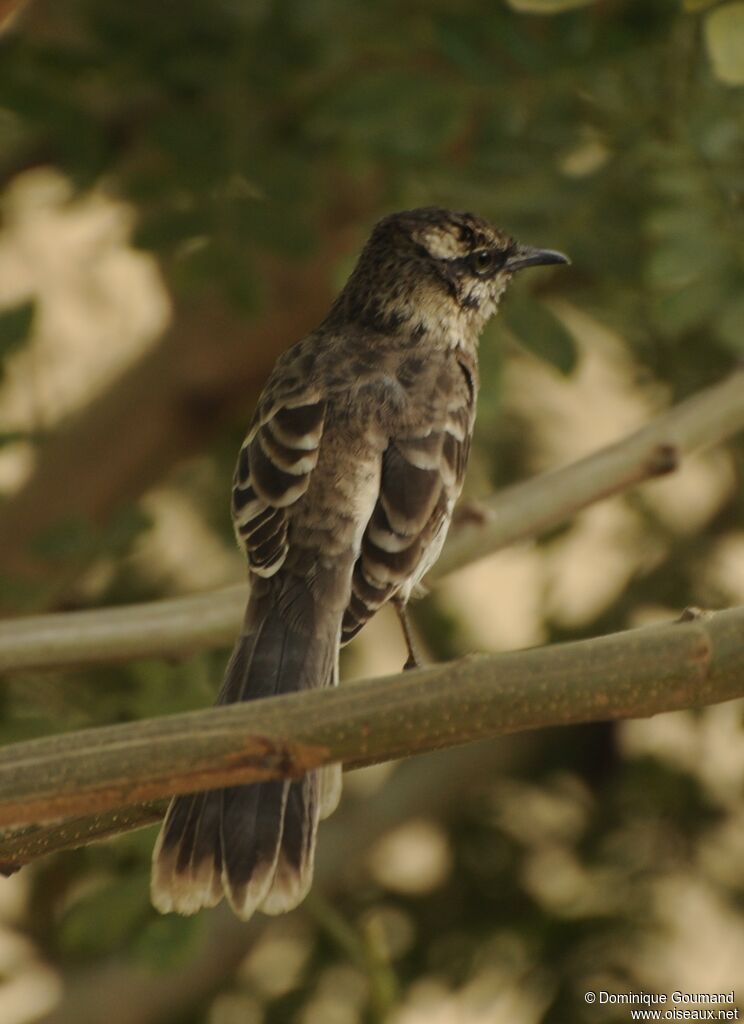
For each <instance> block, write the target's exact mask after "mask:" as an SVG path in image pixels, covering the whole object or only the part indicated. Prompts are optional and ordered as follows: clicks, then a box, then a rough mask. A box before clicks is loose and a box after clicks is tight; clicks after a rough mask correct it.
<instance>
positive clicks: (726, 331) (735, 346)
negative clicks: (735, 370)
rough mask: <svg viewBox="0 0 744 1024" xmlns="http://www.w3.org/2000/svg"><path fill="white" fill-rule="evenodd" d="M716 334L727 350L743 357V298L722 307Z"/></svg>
mask: <svg viewBox="0 0 744 1024" xmlns="http://www.w3.org/2000/svg"><path fill="white" fill-rule="evenodd" d="M716 333H717V335H718V337H719V338H720V339H721V341H722V342H723V344H724V345H725V346H726V347H727V348H728V349H730V350H731V351H732V352H735V353H736V355H738V356H742V355H744V296H741V297H740V298H737V299H735V300H734V301H733V302H732V303H730V304H728V305H726V306H724V307H723V311H722V313H721V315H720V317H719V318H718V320H717V322H716Z"/></svg>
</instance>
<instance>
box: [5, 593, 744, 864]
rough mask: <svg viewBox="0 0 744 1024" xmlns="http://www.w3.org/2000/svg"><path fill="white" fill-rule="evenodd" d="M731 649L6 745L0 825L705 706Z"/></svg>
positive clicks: (488, 674)
mask: <svg viewBox="0 0 744 1024" xmlns="http://www.w3.org/2000/svg"><path fill="white" fill-rule="evenodd" d="M743 638H744V608H738V609H733V610H730V611H725V612H718V613H715V614H711V615H704V616H701V617H697V618H694V619H692V620H690V621H685V622H678V623H673V624H669V625H664V626H653V627H649V628H646V629H639V630H631V631H629V632H625V633H618V634H613V635H610V636H606V637H601V638H599V639H596V640H585V641H581V642H578V643H570V644H562V645H555V646H552V647H546V648H536V649H534V650H528V651H518V652H513V653H508V654H499V655H490V656H487V655H477V656H473V657H468V658H464V659H462V660H461V661H458V662H453V663H450V664H446V665H438V666H433V667H431V668H427V669H422V670H420V671H416V672H408V673H404V674H402V675H396V676H388V677H385V678H383V679H374V680H368V681H365V682H362V683H357V684H353V685H350V686H346V687H343V688H341V689H335V690H325V689H323V690H313V691H307V692H304V693H299V694H292V695H289V696H284V697H277V698H271V699H267V700H262V701H257V702H254V703H248V704H237V705H231V706H229V707H218V708H212V709H209V710H205V711H199V712H191V713H188V714H180V715H171V716H167V717H164V718H158V719H149V720H146V721H142V722H136V723H131V724H127V725H117V726H107V727H104V728H99V729H90V730H86V731H84V732H78V733H67V734H63V735H61V736H53V737H49V738H45V739H40V740H33V741H31V742H27V743H20V744H15V745H11V746H9V747H6V748H5V749H3V750H1V751H0V822H2V823H6V824H9V823H15V824H26V823H31V822H35V821H40V820H44V819H49V818H55V817H56V818H58V817H61V816H64V815H77V814H81V813H84V812H88V813H90V812H92V811H106V810H111V809H113V808H115V807H117V806H122V805H126V804H127V803H133V802H136V801H138V800H143V799H156V798H159V797H164V796H167V795H169V794H172V793H185V792H190V791H192V790H195V789H199V788H207V789H208V788H213V787H218V786H221V785H224V784H226V783H227V782H230V783H241V782H249V781H254V780H256V779H265V778H270V777H286V776H288V775H294V774H296V773H297V772H300V771H303V770H305V769H306V768H308V767H311V766H316V765H319V764H323V763H328V762H333V761H341V762H343V763H344V764H345V765H346V766H347V767H350V766H360V765H363V764H370V763H374V762H377V761H383V760H390V759H393V758H397V757H401V756H405V755H408V754H414V753H422V752H424V751H427V750H434V749H439V748H443V747H450V746H455V745H457V744H460V743H465V742H468V741H470V740H475V739H481V738H486V737H492V736H497V735H501V734H505V733H512V732H518V731H520V730H524V729H535V728H541V727H544V726H552V725H566V724H569V723H577V722H588V721H596V720H606V719H615V718H626V717H630V716H646V715H652V714H656V713H658V712H660V711H670V710H674V709H678V708H687V707H693V706H697V705H703V704H711V703H718V702H720V701H725V700H730V699H732V698H734V697H741V696H744V671H743V669H744V641H743ZM2 855H3V852H2V851H0V856H2Z"/></svg>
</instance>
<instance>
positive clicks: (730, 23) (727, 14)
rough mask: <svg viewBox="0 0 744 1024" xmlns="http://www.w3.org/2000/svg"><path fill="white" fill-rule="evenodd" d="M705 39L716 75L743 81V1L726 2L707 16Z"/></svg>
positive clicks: (738, 82) (731, 82)
mask: <svg viewBox="0 0 744 1024" xmlns="http://www.w3.org/2000/svg"><path fill="white" fill-rule="evenodd" d="M705 42H706V45H707V47H708V53H709V55H710V59H711V62H712V64H713V71H714V72H715V74H716V77H717V78H719V79H720V80H721V81H722V82H725V83H726V84H727V85H744V3H740V2H737V3H733V4H724V5H723V7H717V8H716V9H715V10H714V11H711V12H710V14H708V15H707V16H706V18H705Z"/></svg>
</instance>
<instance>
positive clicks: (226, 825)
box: [151, 591, 341, 919]
mask: <svg viewBox="0 0 744 1024" xmlns="http://www.w3.org/2000/svg"><path fill="white" fill-rule="evenodd" d="M268 596H269V597H271V595H270V594H269V595H268ZM282 596H283V595H281V594H280V595H279V597H280V598H281V597H282ZM284 596H285V597H286V595H284ZM266 597H267V595H266V594H265V593H264V594H263V600H262V599H261V595H260V594H258V593H257V594H256V596H255V597H254V599H253V600H252V603H251V605H249V609H248V613H247V615H246V630H245V632H244V633H243V634H242V635H241V636H240V637H239V639H238V642H237V644H236V646H235V649H234V651H233V654H232V657H231V659H230V663H229V665H228V668H227V672H226V674H225V681H224V683H223V686H222V690H221V691H220V695H219V697H218V703H220V704H229V703H234V702H235V701H241V700H255V699H260V698H262V697H269V696H273V695H275V694H278V693H286V692H291V691H293V690H297V689H303V688H306V687H309V686H318V685H331V684H333V683H334V682H335V681H336V677H337V658H338V634H339V628H340V617H339V621H338V622H328V623H327V624H326V626H325V628H324V629H319V628H318V624H317V623H316V621H315V616H314V614H313V607H312V603H310V605H309V608H308V602H307V601H305V600H304V598H303V597H302V595H300V596H299V597H298V596H297V594H296V593H295V592H294V591H293V592H291V593H290V595H289V598H288V599H285V600H284V601H282V600H267V599H266ZM287 609H290V610H291V615H290V616H288V615H287ZM308 611H309V615H308V614H307V612H308ZM340 777H341V776H340V768H339V767H338V766H333V767H332V768H328V769H321V770H320V771H319V772H318V771H316V772H309V773H308V774H307V775H305V776H304V777H303V778H302V779H299V780H297V781H293V782H290V781H284V780H277V781H270V782H261V783H255V784H252V785H247V786H231V787H229V788H227V789H222V790H214V791H211V792H207V793H196V794H189V795H186V796H180V797H175V798H174V799H173V801H172V802H171V805H170V807H169V809H168V812H167V814H166V817H165V821H164V823H163V827H162V829H161V832H160V835H159V837H158V840H157V843H156V845H155V850H154V851H153V873H152V884H151V890H152V900H153V903H154V905H155V906H156V908H157V909H158V910H160V911H162V912H163V913H167V912H169V911H173V910H175V911H177V912H179V913H182V914H193V913H196V911H197V910H199V909H200V908H201V907H208V906H214V905H215V904H216V903H218V902H219V900H220V899H221V898H222V896H223V895H225V896H227V899H228V900H229V902H230V904H231V906H232V907H233V909H234V910H235V912H236V913H237V914H238V916H239V917H241V918H244V919H248V918H249V917H250V916H251V915H252V914H253V912H254V911H255V910H256V909H257V908H260V909H261V910H263V911H265V912H266V913H270V914H277V913H282V912H284V911H286V910H290V909H292V907H294V906H296V905H297V904H298V903H299V902H301V900H302V899H303V898H304V896H305V895H306V894H307V891H308V889H309V888H310V885H311V882H312V874H313V862H314V855H315V838H316V833H317V827H318V820H319V818H320V817H321V816H323V817H325V816H326V814H327V813H329V807H330V809H332V807H331V804H332V805H333V806H335V804H336V803H337V802H338V796H339V794H340Z"/></svg>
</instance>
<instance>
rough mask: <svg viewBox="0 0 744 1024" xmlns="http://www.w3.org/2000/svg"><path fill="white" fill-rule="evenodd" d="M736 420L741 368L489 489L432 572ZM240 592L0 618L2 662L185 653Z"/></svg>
mask: <svg viewBox="0 0 744 1024" xmlns="http://www.w3.org/2000/svg"><path fill="white" fill-rule="evenodd" d="M743 428H744V372H742V371H739V372H737V373H735V374H733V375H732V376H731V377H729V378H728V379H727V380H724V381H723V382H722V383H720V384H717V385H715V386H714V387H710V388H707V389H706V390H705V391H701V392H700V393H699V394H697V395H695V396H694V397H692V398H689V399H687V401H684V402H681V403H680V404H679V405H677V406H675V407H674V408H673V409H670V410H669V411H668V412H666V413H664V414H663V415H661V416H659V417H657V418H656V419H655V420H653V422H651V423H649V424H648V425H647V426H645V427H643V428H642V429H641V430H639V431H636V433H634V434H631V435H629V436H628V437H626V438H624V439H623V440H621V441H618V442H617V443H616V444H613V445H610V446H609V447H606V448H603V449H601V450H600V451H598V452H595V453H594V454H593V455H589V456H587V457H586V458H584V459H582V460H581V461H579V462H576V463H573V464H572V465H570V466H566V467H564V468H562V469H557V470H554V471H552V472H550V473H543V474H542V475H541V476H538V477H535V478H534V479H532V480H528V481H527V482H526V483H521V484H516V485H514V486H512V487H509V488H507V489H506V490H504V491H501V492H500V493H498V494H496V495H494V496H493V498H491V499H490V500H489V502H488V503H487V505H486V509H487V513H488V514H487V516H486V517H485V520H484V521H483V522H482V523H480V525H478V526H471V525H468V526H460V527H459V528H456V529H453V530H452V532H451V534H450V537H449V539H448V541H447V544H446V546H445V549H444V551H443V553H442V557H441V558H440V560H439V562H438V563H437V565H436V566H435V568H434V570H433V571H432V573H431V574H430V579H438V578H440V577H441V576H444V575H445V574H446V573H448V572H451V571H453V570H455V569H459V568H461V567H462V566H463V565H467V564H468V563H469V562H473V561H476V560H477V559H478V558H482V557H483V556H484V555H487V554H490V553H491V552H493V551H496V550H497V549H498V548H501V547H505V546H506V545H508V544H511V543H514V542H515V541H517V540H522V539H524V538H525V537H532V536H536V535H539V534H540V533H543V532H544V531H546V530H549V529H552V528H553V527H555V526H557V525H558V524H560V523H562V522H564V521H565V520H566V519H568V518H570V517H571V516H572V515H574V514H575V513H576V512H578V511H579V510H580V509H582V508H585V507H587V506H588V505H590V504H592V503H593V502H595V501H599V500H600V499H601V498H606V497H607V496H609V495H611V494H616V493H619V492H621V491H624V490H626V489H627V488H629V487H632V486H635V485H636V484H639V483H642V482H643V481H645V480H648V479H650V478H653V477H655V476H658V475H660V474H662V473H666V472H669V471H671V470H673V469H674V468H675V467H676V465H677V464H678V462H679V460H680V459H681V458H682V456H684V455H686V454H689V453H690V452H692V451H695V450H697V449H699V448H704V447H707V446H710V445H713V444H716V443H718V442H720V441H722V440H725V439H726V438H728V437H731V436H732V435H734V434H736V433H738V432H739V431H740V430H742V429H743ZM246 595H247V588H246V587H245V586H243V585H234V586H230V587H224V588H221V589H219V590H215V591H212V592H210V593H206V594H197V595H193V596H189V597H184V598H179V599H175V600H171V601H159V602H152V603H147V604H141V605H132V606H130V607H127V608H113V609H102V610H100V611H86V612H74V613H67V614H64V615H46V616H38V617H29V618H26V619H15V620H11V621H8V622H5V623H0V671H2V670H8V669H12V668H55V667H62V666H66V665H80V664H91V663H103V662H107V661H119V660H124V659H126V660H132V659H133V658H142V657H158V656H162V655H173V653H174V652H177V653H178V654H179V655H183V654H189V653H192V652H194V651H196V650H200V649H203V648H206V647H213V646H216V645H219V644H228V643H230V642H231V640H232V638H233V637H234V636H235V633H236V632H237V629H238V626H239V623H240V620H241V618H242V614H243V610H244V608H245V602H246Z"/></svg>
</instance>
